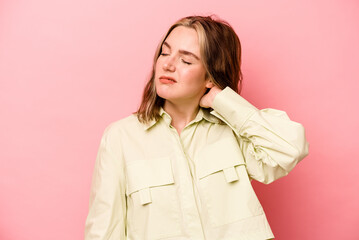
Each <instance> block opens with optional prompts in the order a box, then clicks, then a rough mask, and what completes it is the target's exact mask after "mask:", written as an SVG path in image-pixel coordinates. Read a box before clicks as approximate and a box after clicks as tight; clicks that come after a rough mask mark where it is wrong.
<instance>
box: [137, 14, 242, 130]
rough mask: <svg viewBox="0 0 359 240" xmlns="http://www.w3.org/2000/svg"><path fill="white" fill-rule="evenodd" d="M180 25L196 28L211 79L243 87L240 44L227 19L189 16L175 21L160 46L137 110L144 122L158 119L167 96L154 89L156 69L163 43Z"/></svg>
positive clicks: (208, 75)
mask: <svg viewBox="0 0 359 240" xmlns="http://www.w3.org/2000/svg"><path fill="white" fill-rule="evenodd" d="M178 26H184V27H188V28H192V29H195V30H196V32H197V34H198V40H199V45H200V54H201V59H202V62H203V65H204V67H205V70H206V78H209V79H210V80H211V81H212V82H213V83H214V84H215V85H216V86H218V87H219V88H221V89H224V88H225V87H227V86H228V87H230V88H232V89H233V90H234V91H236V92H238V93H240V91H241V88H242V72H241V67H240V65H241V44H240V41H239V38H238V36H237V34H236V33H235V31H234V30H233V28H232V27H231V26H230V25H229V24H228V23H227V22H226V21H224V20H221V19H219V18H216V19H215V18H214V17H213V16H189V17H185V18H182V19H180V20H178V21H177V22H176V23H174V24H173V25H172V26H171V27H170V28H169V30H168V31H167V33H166V35H165V36H164V37H163V38H162V40H161V41H160V43H159V44H158V46H157V49H156V52H155V56H154V60H153V66H152V73H151V77H150V79H149V81H148V82H147V84H146V86H145V89H144V91H143V96H142V102H141V105H140V107H139V109H138V110H137V112H136V113H137V118H138V120H139V121H140V122H142V123H148V122H150V121H151V120H153V119H155V120H158V119H159V117H160V116H159V110H160V108H161V107H162V106H163V104H164V99H163V98H161V97H159V96H158V95H157V93H156V88H155V69H156V63H157V59H158V57H159V56H160V54H161V51H162V45H163V43H164V41H165V40H166V38H167V37H168V36H169V34H170V33H171V32H172V30H173V29H175V28H176V27H178Z"/></svg>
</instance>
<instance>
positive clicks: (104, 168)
mask: <svg viewBox="0 0 359 240" xmlns="http://www.w3.org/2000/svg"><path fill="white" fill-rule="evenodd" d="M123 165H124V164H123V159H122V153H121V148H120V138H119V131H118V129H116V127H114V125H112V124H111V125H109V126H108V127H107V128H106V130H105V132H104V134H103V136H102V139H101V143H100V147H99V150H98V154H97V158H96V164H95V169H94V173H93V179H92V187H91V195H90V206H89V214H88V216H87V220H86V227H85V240H95V239H96V240H100V239H101V240H109V239H119V240H120V239H121V240H124V239H125V226H126V223H125V221H126V197H125V186H126V185H125V177H124V176H125V175H124V167H123Z"/></svg>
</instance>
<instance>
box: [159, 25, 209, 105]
mask: <svg viewBox="0 0 359 240" xmlns="http://www.w3.org/2000/svg"><path fill="white" fill-rule="evenodd" d="M155 71H156V72H155V86H156V92H157V94H158V96H160V97H161V98H163V99H166V100H167V101H170V102H172V103H174V104H188V103H196V104H199V101H200V99H201V97H202V96H203V94H204V93H205V91H206V88H207V87H208V86H209V81H208V80H206V79H205V75H206V71H205V69H204V66H203V63H202V61H201V55H200V47H199V41H198V36H197V32H196V30H194V29H192V28H188V27H183V26H179V27H176V28H175V29H173V30H172V32H171V33H170V35H169V36H168V37H167V39H166V40H165V42H164V43H163V45H162V51H161V55H160V56H159V57H158V59H157V63H156V69H155Z"/></svg>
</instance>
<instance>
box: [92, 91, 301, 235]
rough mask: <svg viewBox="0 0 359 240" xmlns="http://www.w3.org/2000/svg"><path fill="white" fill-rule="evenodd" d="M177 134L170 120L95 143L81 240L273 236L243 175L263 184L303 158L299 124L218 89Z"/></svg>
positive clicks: (133, 122)
mask: <svg viewBox="0 0 359 240" xmlns="http://www.w3.org/2000/svg"><path fill="white" fill-rule="evenodd" d="M212 107H213V111H211V112H209V110H207V109H202V108H200V110H199V112H198V114H197V116H196V117H195V119H194V120H193V121H191V122H190V123H188V124H187V126H186V127H185V128H184V129H183V130H182V132H181V134H180V135H178V133H177V131H176V129H175V128H174V127H172V126H171V117H170V116H169V115H168V114H167V113H166V112H165V111H164V110H163V109H161V112H160V115H161V118H160V119H159V120H158V121H152V122H151V123H149V124H141V123H140V122H139V121H138V120H137V117H136V116H135V115H131V116H129V117H127V118H125V119H122V120H119V121H117V122H114V123H112V124H110V125H109V126H108V127H107V128H106V130H105V132H104V134H103V137H102V139H101V144H100V147H99V150H98V155H97V159H96V165H95V170H94V175H93V183H92V190H91V197H90V208H89V214H88V217H87V220H86V228H85V239H86V240H95V239H96V240H97V239H98V240H99V239H101V240H105V239H106V240H115V239H116V240H124V239H128V240H147V239H148V240H152V239H171V240H185V239H186V240H189V239H191V240H197V239H198V240H202V239H206V240H232V239H233V240H265V239H270V238H273V237H274V236H273V234H272V232H271V229H270V227H269V224H268V222H267V219H266V216H265V213H264V211H263V209H262V206H261V205H260V203H259V201H258V199H257V197H256V195H255V193H254V191H253V188H252V185H251V183H250V180H251V179H255V180H257V181H260V182H262V183H270V182H272V181H274V180H276V179H278V178H280V177H283V176H285V175H287V174H288V173H289V172H290V171H291V170H292V169H293V168H294V166H295V165H296V164H297V163H298V162H299V161H300V160H302V159H303V158H304V157H305V156H306V155H307V154H308V143H307V141H306V138H305V131H304V128H303V126H302V125H301V124H300V123H297V122H294V121H291V120H290V119H289V117H288V116H287V114H286V113H285V112H283V111H280V110H275V109H262V110H259V109H257V108H256V107H254V106H253V105H252V104H250V103H249V102H248V101H246V100H245V99H244V98H242V97H241V96H240V95H238V94H237V93H236V92H234V91H233V90H232V89H230V88H228V87H227V88H225V89H224V90H223V91H222V92H220V93H219V94H217V96H216V97H215V99H214V101H213V106H212Z"/></svg>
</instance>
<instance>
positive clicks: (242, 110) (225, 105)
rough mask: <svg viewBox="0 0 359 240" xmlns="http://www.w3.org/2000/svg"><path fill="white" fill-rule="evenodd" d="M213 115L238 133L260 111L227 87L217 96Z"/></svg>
mask: <svg viewBox="0 0 359 240" xmlns="http://www.w3.org/2000/svg"><path fill="white" fill-rule="evenodd" d="M212 108H213V110H214V111H213V112H212V114H213V115H215V116H216V117H218V118H220V119H221V120H222V121H224V122H226V123H227V124H230V125H231V127H232V128H234V129H235V130H237V131H238V132H239V131H240V130H241V128H242V126H243V124H244V123H245V122H246V121H247V120H248V119H249V118H250V117H251V116H252V115H253V114H254V113H255V112H256V111H258V110H259V109H257V108H256V107H255V106H253V105H252V104H251V103H249V102H248V101H247V100H245V99H244V98H243V97H241V96H240V95H239V94H238V93H236V92H235V91H233V90H232V89H231V88H230V87H226V88H225V89H223V90H222V91H221V92H220V93H218V94H217V95H216V97H215V98H214V100H213V103H212Z"/></svg>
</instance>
